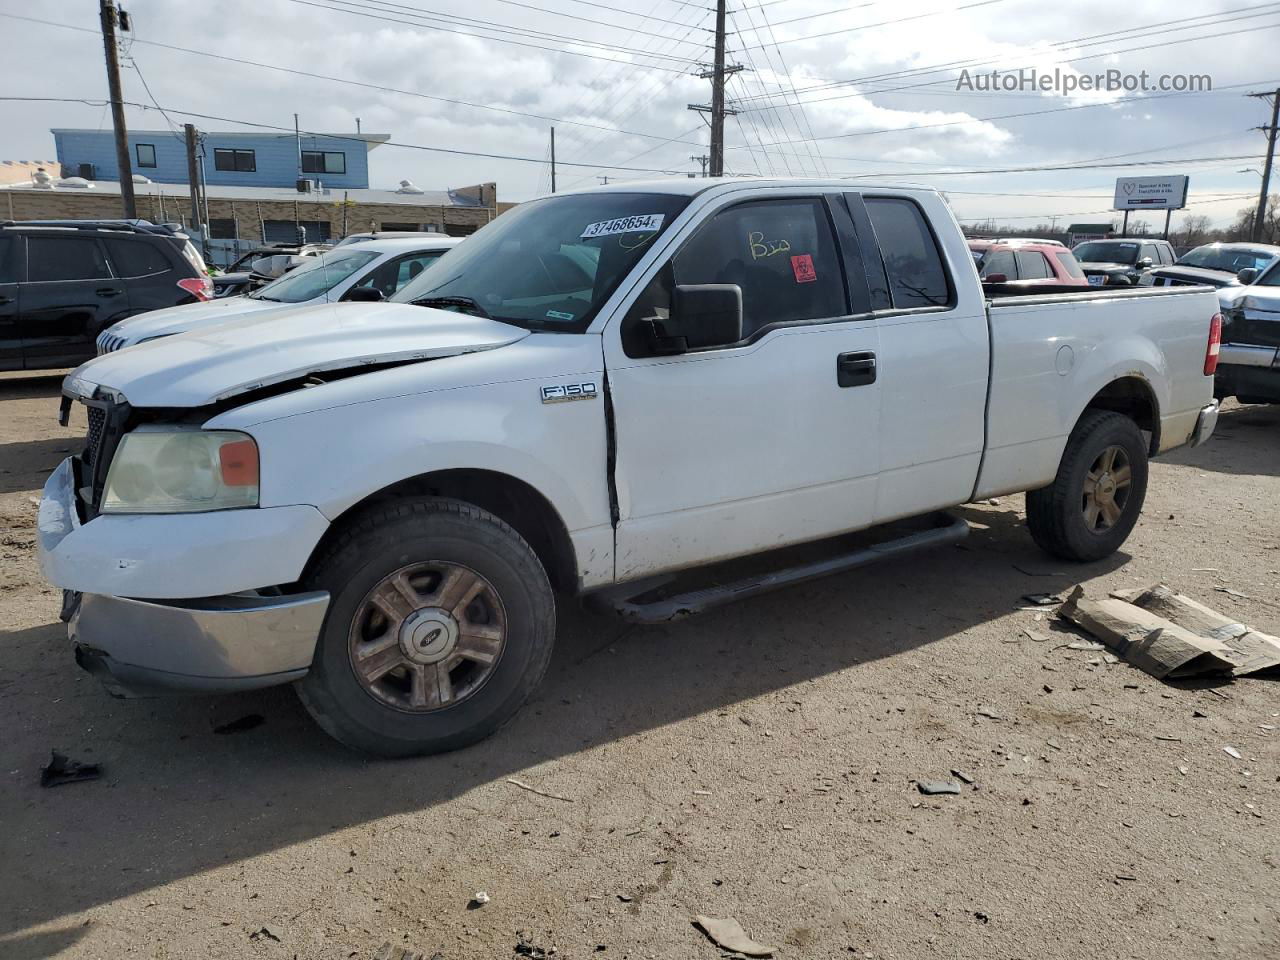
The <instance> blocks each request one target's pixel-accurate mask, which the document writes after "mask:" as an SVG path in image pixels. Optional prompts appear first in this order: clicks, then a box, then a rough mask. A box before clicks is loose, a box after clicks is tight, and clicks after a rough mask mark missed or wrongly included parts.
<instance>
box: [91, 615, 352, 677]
mask: <svg viewBox="0 0 1280 960" xmlns="http://www.w3.org/2000/svg"><path fill="white" fill-rule="evenodd" d="M328 606H329V594H327V593H323V592H317V593H301V594H292V595H283V596H274V597H264V596H226V597H207V598H204V599H200V600H168V601H159V600H130V599H127V598H125V597H107V596H101V595H98V594H93V593H88V594H84V595H83V596H82V597H80V600H79V603H78V604H76V605H75V608H74V609H73V612H72V613H71V618H70V621H69V623H68V628H67V633H68V636H69V637H70V638H71V642H72V643H73V644H74V645H75V651H76V662H77V663H78V664H80V666H82V667H84V668H85V669H86V670H88V671H89V672H90V673H92V674H94V675H96V676H97V677H98V678H99V679H101V680H102V681H103V683H104V684H106V686H107V689H108V690H110V691H111V692H112V693H113V694H116V695H117V696H139V695H147V694H157V693H227V692H231V691H236V690H253V689H257V688H259V687H271V686H275V685H277V684H281V683H288V682H289V681H291V680H297V679H298V678H300V677H302V676H303V675H304V674H305V673H306V672H307V670H308V669H309V668H310V666H311V658H312V656H313V655H314V653H315V646H316V639H317V638H318V637H319V635H320V628H321V626H322V624H323V623H324V615H325V611H326V610H327V609H328Z"/></svg>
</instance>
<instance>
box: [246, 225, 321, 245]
mask: <svg viewBox="0 0 1280 960" xmlns="http://www.w3.org/2000/svg"><path fill="white" fill-rule="evenodd" d="M299 227H301V228H302V230H301V231H300V230H299V229H298V228H299ZM263 229H264V233H263V238H262V239H263V240H265V241H266V242H267V243H320V242H321V241H324V240H328V239H329V230H330V226H329V221H328V220H300V221H298V222H296V223H295V222H294V221H293V220H267V221H266V222H265V223H264V224H263ZM302 231H305V236H303V235H300V234H302Z"/></svg>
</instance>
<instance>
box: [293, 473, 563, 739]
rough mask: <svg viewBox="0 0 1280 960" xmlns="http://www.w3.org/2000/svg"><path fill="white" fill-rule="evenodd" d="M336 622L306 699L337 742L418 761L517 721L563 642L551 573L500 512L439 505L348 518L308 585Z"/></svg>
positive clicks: (307, 682) (397, 506)
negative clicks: (558, 637)
mask: <svg viewBox="0 0 1280 960" xmlns="http://www.w3.org/2000/svg"><path fill="white" fill-rule="evenodd" d="M306 586H307V587H308V588H309V589H313V590H327V591H328V592H329V595H330V598H331V599H330V603H329V612H328V615H327V616H326V617H325V623H324V627H323V629H322V630H321V634H320V639H319V642H318V644H317V647H316V653H315V658H314V660H313V661H312V664H311V670H310V672H308V673H307V675H306V676H305V677H303V678H302V680H300V681H299V682H298V684H297V690H298V695H299V697H300V698H301V700H302V702H303V704H304V705H305V706H306V708H307V710H308V711H309V712H310V713H311V715H312V717H314V718H315V720H316V722H317V723H319V724H320V726H321V727H323V728H324V729H325V731H326V732H328V733H329V734H330V735H332V736H333V737H334V738H336V739H337V740H340V741H341V742H343V743H345V744H347V745H348V746H350V747H354V748H355V749H357V750H362V751H364V752H366V753H373V754H379V755H382V756H411V755H414V754H423V753H437V752H440V751H444V750H453V749H456V748H458V747H462V746H466V745H467V744H470V743H474V742H475V741H477V740H480V739H482V738H484V737H486V736H488V735H489V734H490V733H492V732H493V731H495V730H497V729H498V728H499V727H500V726H502V724H503V723H505V722H506V721H507V720H509V719H510V718H511V717H512V716H514V715H515V713H516V712H517V711H518V710H519V709H520V707H521V706H522V705H523V704H524V702H525V700H526V699H527V698H528V696H529V694H530V693H531V692H532V691H533V689H534V687H536V686H537V685H538V682H539V681H540V680H541V679H542V675H543V673H544V672H545V671H546V668H547V663H548V661H549V660H550V657H551V648H552V644H553V642H554V638H555V603H554V598H553V596H552V592H551V585H550V583H549V582H548V580H547V574H546V571H545V570H544V569H543V567H542V564H541V563H540V562H539V560H538V558H537V556H536V555H535V554H534V552H533V550H532V549H531V548H530V547H529V545H528V544H527V543H526V542H525V541H524V539H523V538H522V537H521V536H520V535H519V534H518V533H516V532H515V530H513V529H512V528H511V527H509V526H508V525H507V524H505V523H503V522H502V521H501V520H500V519H498V518H497V517H495V516H494V515H493V514H491V513H488V512H486V511H484V510H481V509H479V508H478V507H475V506H472V505H471V504H467V503H462V502H460V501H456V500H445V499H438V498H431V499H423V500H412V501H401V502H397V503H393V504H391V505H388V506H384V507H381V508H379V509H376V510H374V511H371V512H369V513H366V514H364V515H363V516H361V517H360V518H359V519H357V520H355V521H354V522H352V523H351V524H350V525H349V526H348V527H347V528H346V529H345V530H344V531H343V532H342V533H341V534H340V535H339V536H338V537H337V538H335V540H334V542H333V543H332V544H330V545H329V547H328V548H327V549H326V550H325V552H324V554H323V555H322V556H321V557H320V558H319V559H318V560H317V561H316V563H315V564H313V569H312V570H311V571H310V573H309V574H308V576H307V578H306Z"/></svg>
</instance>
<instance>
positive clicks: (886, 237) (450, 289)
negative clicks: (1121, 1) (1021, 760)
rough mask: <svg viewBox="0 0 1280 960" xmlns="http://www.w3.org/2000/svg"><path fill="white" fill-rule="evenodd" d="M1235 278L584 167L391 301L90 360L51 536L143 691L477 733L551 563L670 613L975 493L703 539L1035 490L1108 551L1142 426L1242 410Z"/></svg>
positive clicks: (90, 627)
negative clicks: (987, 275) (1024, 261)
mask: <svg viewBox="0 0 1280 960" xmlns="http://www.w3.org/2000/svg"><path fill="white" fill-rule="evenodd" d="M397 301H398V302H397ZM1217 313H1218V300H1217V296H1216V294H1215V293H1214V292H1213V291H1212V290H1209V289H1207V288H1195V287H1171V288H1167V289H1158V290H1145V291H1144V290H1131V291H1115V292H1113V291H1110V290H1099V291H1097V292H1085V293H1070V294H1058V295H1053V296H1050V295H1043V296H1037V295H1032V296H1017V297H1010V298H1008V299H1002V300H997V301H994V302H988V301H987V300H986V299H984V296H983V293H982V289H981V286H980V284H979V281H978V275H977V273H976V271H975V269H974V266H973V258H972V255H971V254H970V253H969V250H968V248H967V246H966V244H965V240H964V237H963V236H962V235H961V232H960V230H959V229H958V227H957V225H956V222H955V220H954V219H953V217H952V216H951V214H950V212H949V211H948V209H947V207H946V204H945V203H944V202H943V200H942V199H941V198H940V197H939V196H938V195H937V194H936V193H934V192H932V191H929V190H925V189H898V188H890V187H880V186H877V187H874V188H871V187H861V186H853V185H851V184H850V183H848V182H831V183H823V182H796V181H718V180H680V181H675V182H670V183H657V184H648V185H625V186H610V187H606V188H603V189H594V190H588V191H583V192H579V193H568V194H557V195H555V196H552V197H548V198H544V199H541V200H537V201H534V202H531V203H526V204H522V205H520V206H518V207H516V208H515V209H514V210H512V211H510V212H509V213H506V214H504V215H503V216H502V217H500V218H498V219H497V220H495V221H494V222H493V223H492V224H490V225H488V226H486V227H485V228H484V229H483V230H482V231H480V232H479V233H478V234H477V235H476V236H475V237H473V238H472V239H470V240H468V241H467V243H466V244H464V245H463V246H461V247H459V248H458V249H457V250H455V251H453V252H452V253H451V254H450V256H448V257H446V258H443V259H442V260H440V261H439V262H438V263H436V264H434V265H432V266H431V267H428V268H427V270H426V271H424V272H423V273H422V274H421V275H420V276H419V277H418V278H417V279H416V280H415V281H413V282H412V283H410V284H409V285H407V286H406V287H405V288H404V289H403V290H401V291H400V292H399V293H397V294H396V295H395V296H394V297H393V298H392V302H387V303H339V304H328V305H322V306H310V307H302V308H299V309H297V310H296V311H285V312H282V313H280V314H279V315H277V316H276V317H275V318H274V319H271V320H268V321H266V322H262V321H259V320H257V319H255V318H249V319H246V320H244V321H239V322H236V321H233V322H230V323H228V324H223V325H219V326H216V327H211V328H207V329H202V330H200V331H194V332H192V333H188V334H181V335H178V336H175V337H169V338H165V339H163V340H157V341H155V342H153V343H148V344H143V345H141V346H138V347H135V348H132V349H130V350H126V351H122V352H120V353H117V354H109V355H106V356H102V357H99V358H97V359H95V360H92V361H90V362H88V363H86V364H85V365H84V366H82V367H80V368H79V369H78V370H76V371H74V372H73V373H72V374H71V375H70V376H68V378H67V379H66V382H65V385H64V395H65V396H64V400H63V413H64V418H65V414H66V413H67V412H68V411H69V409H70V407H71V406H72V405H73V404H74V403H76V402H78V403H81V404H83V405H84V406H85V407H86V408H87V414H88V420H89V435H88V442H87V445H86V446H85V448H84V451H83V453H81V454H80V455H78V456H75V457H72V458H70V459H68V460H66V461H65V462H64V463H62V464H61V465H60V466H59V467H58V469H57V470H56V472H55V473H54V474H53V476H52V477H51V478H50V479H49V482H48V484H47V485H46V487H45V491H44V498H43V500H42V501H41V505H40V518H39V540H40V555H41V560H42V563H43V567H44V571H45V573H46V575H47V576H48V578H49V579H50V580H51V581H52V582H53V583H55V584H57V585H58V586H60V587H62V588H64V589H65V591H66V598H67V601H66V608H65V614H66V616H67V618H68V619H69V628H70V637H71V640H72V641H73V644H74V648H75V651H76V658H77V660H78V662H79V663H80V664H81V665H82V666H85V667H87V668H88V669H90V670H91V671H93V672H95V673H98V674H100V675H102V676H103V678H104V679H105V680H106V681H107V683H108V686H109V687H111V688H113V689H114V690H116V691H117V692H132V693H136V692H146V691H155V690H165V689H168V690H183V689H185V690H198V691H220V690H237V689H248V688H253V687H261V686H267V685H271V684H279V683H285V682H295V683H296V685H297V689H298V692H299V693H300V695H301V697H302V700H303V701H304V703H305V704H306V706H307V708H308V709H309V710H310V711H311V713H312V714H313V715H314V716H315V718H316V720H317V721H318V722H319V723H320V725H321V726H323V727H324V729H325V730H327V731H328V732H329V733H331V734H333V735H334V736H335V737H337V738H338V739H340V740H342V741H343V742H345V743H347V744H350V745H352V746H354V747H357V748H360V749H363V750H367V751H371V752H376V753H382V754H388V755H398V754H410V753H421V752H429V751H434V750H443V749H449V748H453V747H457V746H461V745H463V744H466V743H469V742H472V741H474V740H476V739H479V738H480V737H482V736H485V735H486V734H488V733H489V732H491V731H493V730H495V729H496V728H497V727H498V726H499V725H501V724H502V723H503V722H504V721H505V720H507V719H508V718H510V717H511V716H512V715H513V714H514V713H515V712H516V711H517V710H518V709H519V707H520V706H521V704H522V703H523V702H524V700H525V699H526V698H527V697H528V695H529V693H530V691H531V690H532V689H533V688H534V686H535V685H536V684H537V683H538V681H539V679H540V677H541V675H542V673H543V672H544V670H545V669H546V666H547V662H548V659H549V657H550V653H551V646H552V641H553V638H554V634H555V606H554V604H553V590H556V589H559V590H563V591H568V592H570V593H576V594H581V595H585V596H588V597H595V598H597V599H598V600H599V601H600V602H602V603H605V604H607V605H608V606H610V607H612V608H613V609H615V610H618V611H620V612H621V613H622V614H623V615H625V616H629V617H632V618H635V619H638V620H642V621H645V620H647V621H655V620H662V619H670V618H673V617H676V616H680V615H683V614H685V613H690V612H696V611H698V610H701V609H705V608H707V607H709V606H713V605H715V604H717V603H720V602H724V601H726V600H728V599H731V598H736V597H741V596H745V595H750V594H753V593H756V592H760V591H762V590H765V589H768V588H771V587H776V586H779V585H782V584H786V583H793V582H797V581H799V580H803V579H806V578H811V577H814V576H817V575H819V574H823V573H829V572H832V571H835V570H842V569H848V568H850V567H853V566H856V565H858V564H860V563H865V562H867V561H868V560H871V559H875V558H877V557H883V556H893V555H896V554H899V553H902V552H904V551H906V550H909V549H912V548H914V547H919V546H923V545H926V544H931V543H940V542H946V541H948V540H952V539H955V538H957V537H959V536H961V535H962V534H963V533H964V532H965V530H966V527H965V525H964V523H963V522H962V521H959V520H954V519H951V518H946V517H943V518H941V519H938V520H930V521H929V522H927V523H923V524H920V523H917V524H915V525H914V526H913V527H912V529H911V531H910V532H907V533H905V534H900V535H898V536H896V538H894V539H890V540H888V541H880V542H877V543H874V544H872V545H871V546H869V547H863V548H859V549H857V550H852V551H848V550H847V549H846V552H843V553H836V554H834V555H825V554H824V555H822V556H819V557H818V558H816V559H814V558H813V557H808V558H807V559H803V560H800V561H796V560H795V559H794V555H795V554H796V553H797V552H801V553H805V552H806V551H811V550H812V549H814V547H812V546H811V547H807V548H805V550H801V551H797V550H788V551H783V552H782V553H781V554H779V555H778V556H784V555H785V556H789V557H791V558H792V559H791V560H790V561H789V562H788V563H786V564H784V565H783V566H782V567H781V568H780V569H773V570H772V571H770V572H767V573H763V574H761V573H759V569H758V568H760V567H761V566H763V563H762V562H761V560H753V561H752V563H751V564H744V563H741V562H737V563H727V564H725V566H726V567H728V568H731V569H733V570H734V571H737V570H738V569H739V568H742V567H755V568H757V569H756V572H755V573H745V574H743V573H738V572H735V574H734V575H735V576H736V577H737V579H731V580H730V582H729V583H727V584H726V583H724V582H723V581H724V577H718V578H717V580H718V583H717V585H713V586H710V587H706V586H703V587H701V588H698V589H691V588H689V587H688V586H687V581H688V580H689V577H690V576H691V575H692V576H693V578H694V579H695V580H696V579H698V576H699V575H698V574H697V573H692V574H691V573H686V571H692V570H693V568H699V567H705V566H707V565H711V564H718V563H720V562H722V561H730V560H733V559H734V558H741V557H745V556H747V555H753V554H763V553H765V552H767V551H774V550H777V549H778V548H785V547H793V546H795V545H797V544H802V543H811V544H812V543H816V542H817V541H821V540H824V539H825V538H833V537H836V536H837V535H841V534H845V533H848V532H851V531H858V530H864V529H868V528H873V527H874V528H877V530H878V529H879V528H880V527H881V525H886V524H890V523H891V522H893V521H899V520H901V519H902V518H911V517H923V516H926V515H931V514H933V513H934V512H936V511H938V510H941V509H945V508H948V507H953V506H956V505H959V504H964V503H966V502H969V501H972V500H975V499H979V498H986V497H992V496H995V495H998V494H1008V493H1012V492H1016V491H1030V492H1029V493H1028V494H1027V514H1028V526H1029V527H1030V532H1031V535H1032V537H1034V538H1035V540H1036V542H1037V543H1039V544H1040V545H1041V546H1042V547H1044V548H1045V549H1046V550H1048V551H1050V552H1051V553H1053V554H1055V555H1057V556H1059V557H1063V558H1067V559H1072V560H1081V561H1087V560H1093V559H1096V558H1099V557H1102V556H1105V555H1107V554H1109V553H1111V552H1112V551H1114V550H1116V549H1117V548H1118V547H1119V546H1120V544H1121V543H1123V541H1124V540H1125V538H1126V537H1127V536H1128V534H1129V532H1130V530H1131V529H1132V527H1133V525H1134V522H1135V520H1136V519H1137V517H1138V514H1139V511H1140V510H1141V508H1142V503H1143V497H1144V494H1145V492H1146V485H1147V458H1148V457H1149V456H1153V455H1155V454H1159V453H1161V452H1163V451H1166V450H1170V449H1172V448H1174V447H1178V446H1182V445H1184V444H1197V443H1201V442H1203V441H1204V440H1205V439H1206V438H1207V437H1208V436H1209V435H1210V433H1211V432H1212V431H1213V428H1214V425H1215V422H1216V418H1217V407H1216V405H1215V403H1214V401H1213V399H1212V395H1213V372H1214V365H1215V363H1216V355H1217V348H1218V338H1219V330H1220V325H1221V320H1220V318H1219V317H1218V315H1217ZM64 422H65V419H64ZM868 536H870V534H868ZM673 574H675V576H672V575H673ZM702 575H703V577H704V579H705V571H703V574H702ZM682 581H683V582H682Z"/></svg>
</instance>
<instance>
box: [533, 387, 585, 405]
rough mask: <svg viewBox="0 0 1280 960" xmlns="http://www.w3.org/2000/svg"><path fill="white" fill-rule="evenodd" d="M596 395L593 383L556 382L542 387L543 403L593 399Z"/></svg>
mask: <svg viewBox="0 0 1280 960" xmlns="http://www.w3.org/2000/svg"><path fill="white" fill-rule="evenodd" d="M597 396H598V394H597V392H596V385H595V384H594V383H557V384H552V385H551V386H547V387H543V388H542V402H543V403H564V402H566V401H568V400H594V399H595V398H596V397H597Z"/></svg>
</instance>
